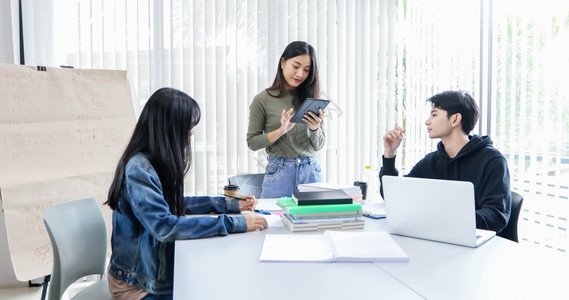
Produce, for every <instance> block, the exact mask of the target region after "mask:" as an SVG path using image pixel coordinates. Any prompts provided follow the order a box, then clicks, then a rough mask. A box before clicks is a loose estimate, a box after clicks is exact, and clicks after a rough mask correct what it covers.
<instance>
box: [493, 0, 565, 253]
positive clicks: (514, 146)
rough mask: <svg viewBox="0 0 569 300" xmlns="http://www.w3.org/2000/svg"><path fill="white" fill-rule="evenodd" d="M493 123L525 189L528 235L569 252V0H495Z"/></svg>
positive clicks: (518, 186) (516, 183) (523, 228)
mask: <svg viewBox="0 0 569 300" xmlns="http://www.w3.org/2000/svg"><path fill="white" fill-rule="evenodd" d="M492 16H493V18H492V44H493V47H492V75H491V78H492V80H491V81H490V84H491V85H492V88H491V91H492V98H491V100H492V105H491V114H490V122H489V124H490V125H489V127H490V128H491V135H492V136H493V138H494V141H495V143H496V146H497V147H498V148H499V149H501V150H502V152H504V154H505V155H506V157H507V158H508V161H509V166H510V172H511V174H512V187H513V189H514V190H515V191H517V192H519V193H520V194H522V195H523V196H524V204H523V211H522V213H521V216H520V223H519V230H520V238H521V239H522V240H523V241H526V242H530V243H534V244H537V245H541V246H545V247H547V248H551V249H554V250H557V251H561V252H567V251H569V236H568V234H567V229H568V228H569V223H568V221H567V220H568V218H569V85H567V69H568V68H569V52H568V51H567V49H569V5H568V4H567V2H565V1H539V2H532V1H530V2H529V3H524V5H519V2H516V1H494V7H493V14H492Z"/></svg>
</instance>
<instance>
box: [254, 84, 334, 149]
mask: <svg viewBox="0 0 569 300" xmlns="http://www.w3.org/2000/svg"><path fill="white" fill-rule="evenodd" d="M276 93H277V92H274V94H276ZM292 100H293V94H292V92H288V93H286V94H285V95H284V96H283V97H280V98H275V97H272V96H271V95H269V93H267V91H266V90H263V91H262V92H260V93H259V94H257V96H255V98H253V102H252V103H251V106H249V128H248V130H247V145H248V146H249V149H251V150H253V151H257V150H259V149H262V148H267V154H268V155H270V156H275V157H286V158H294V157H304V156H312V155H315V154H316V151H318V150H320V149H322V148H323V147H324V143H325V142H326V135H325V133H324V129H323V128H322V124H323V123H320V127H319V128H318V129H317V130H315V131H312V130H310V127H308V125H307V124H304V123H296V124H295V125H294V127H293V128H292V129H291V130H290V131H289V132H287V133H285V134H284V135H283V136H281V137H280V138H279V139H278V140H277V141H276V142H274V143H273V144H271V143H270V142H269V138H268V137H267V134H268V133H269V132H271V131H273V130H275V129H278V128H279V127H281V113H282V111H283V109H284V110H285V111H288V110H289V109H290V108H292V107H293V105H292Z"/></svg>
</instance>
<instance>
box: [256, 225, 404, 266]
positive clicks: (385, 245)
mask: <svg viewBox="0 0 569 300" xmlns="http://www.w3.org/2000/svg"><path fill="white" fill-rule="evenodd" d="M259 260H260V261H262V262H389V261H394V262H396V261H408V260H409V257H408V256H407V254H405V252H404V251H403V250H402V249H401V248H400V247H399V245H397V243H395V241H394V240H393V239H392V238H391V236H389V234H388V233H387V232H347V231H332V230H327V231H324V233H323V234H311V235H301V234H267V235H266V236H265V242H264V243H263V249H262V251H261V256H260V258H259Z"/></svg>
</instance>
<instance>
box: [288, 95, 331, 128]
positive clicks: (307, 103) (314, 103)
mask: <svg viewBox="0 0 569 300" xmlns="http://www.w3.org/2000/svg"><path fill="white" fill-rule="evenodd" d="M329 103H330V100H325V99H316V98H306V100H304V102H303V103H302V105H301V106H300V108H299V109H298V111H297V112H296V113H295V114H294V116H292V119H290V121H291V122H293V123H306V122H304V120H302V117H303V116H304V115H305V114H307V113H308V112H309V111H311V112H313V113H315V114H316V115H318V110H319V109H322V110H324V108H326V106H327V105H328V104H329Z"/></svg>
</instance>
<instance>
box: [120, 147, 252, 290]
mask: <svg viewBox="0 0 569 300" xmlns="http://www.w3.org/2000/svg"><path fill="white" fill-rule="evenodd" d="M184 200H185V204H186V207H185V213H186V214H206V213H210V212H215V213H221V214H222V215H219V216H218V217H217V218H214V217H210V216H202V217H184V216H183V217H178V216H176V215H173V214H171V213H170V211H169V209H168V204H167V203H166V201H165V200H164V195H163V193H162V185H161V183H160V179H159V177H158V174H157V173H156V171H155V170H154V168H153V167H152V165H151V164H150V162H149V160H148V158H147V157H146V156H145V155H144V154H141V153H139V154H137V155H135V156H133V157H132V158H131V159H130V160H129V161H128V163H127V165H126V170H125V178H124V185H123V189H122V191H121V194H120V199H119V202H118V206H119V207H120V211H121V212H120V213H119V212H118V211H113V232H112V236H111V247H112V254H111V261H110V268H109V274H110V275H112V276H114V277H116V278H119V279H121V280H122V281H124V282H126V283H128V284H129V285H132V286H136V287H139V288H142V289H144V290H146V291H148V292H150V293H152V294H157V295H160V294H170V293H171V292H172V285H173V276H174V241H175V240H177V239H194V238H204V237H212V236H216V235H223V236H224V235H227V234H228V233H233V232H245V231H247V222H246V220H245V217H243V216H227V215H224V214H223V213H228V212H239V203H238V200H226V199H225V197H184Z"/></svg>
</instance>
